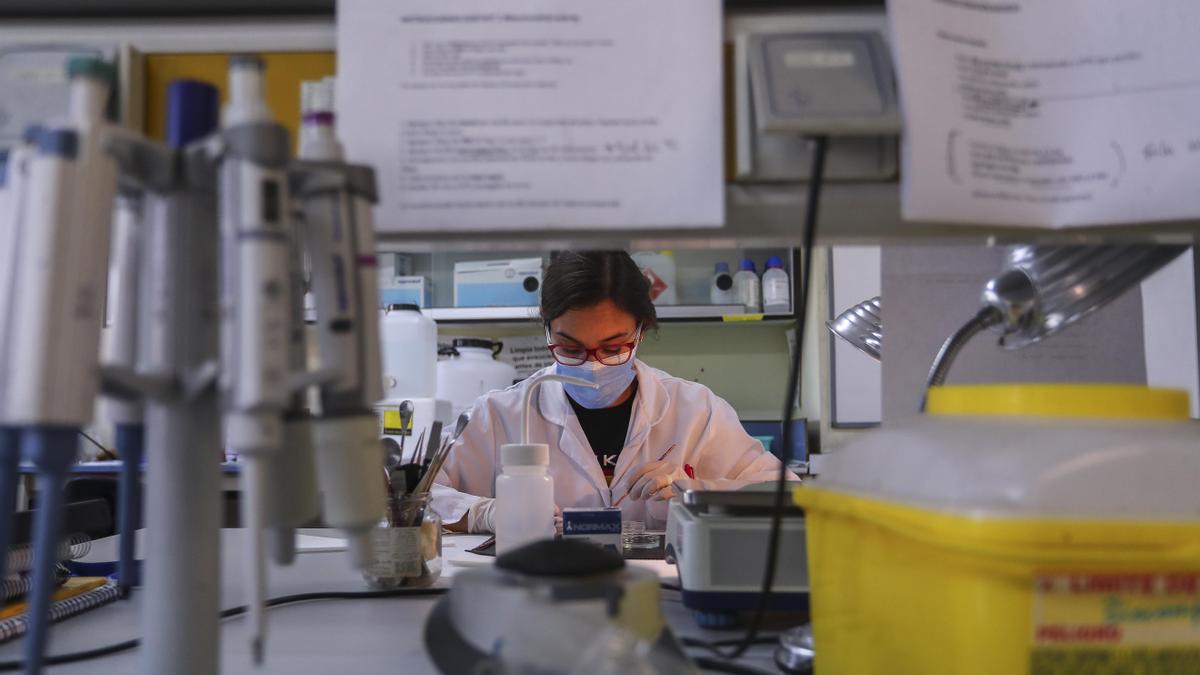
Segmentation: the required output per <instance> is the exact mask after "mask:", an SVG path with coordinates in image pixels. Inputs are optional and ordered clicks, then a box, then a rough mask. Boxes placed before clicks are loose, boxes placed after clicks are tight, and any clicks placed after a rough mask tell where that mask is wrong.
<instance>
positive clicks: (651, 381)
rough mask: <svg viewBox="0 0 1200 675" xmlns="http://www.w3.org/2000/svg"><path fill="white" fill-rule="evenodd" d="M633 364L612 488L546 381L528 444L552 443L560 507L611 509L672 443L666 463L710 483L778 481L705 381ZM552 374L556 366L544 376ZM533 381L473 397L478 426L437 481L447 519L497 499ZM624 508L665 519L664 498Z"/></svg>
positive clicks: (653, 523) (560, 394) (655, 523)
mask: <svg viewBox="0 0 1200 675" xmlns="http://www.w3.org/2000/svg"><path fill="white" fill-rule="evenodd" d="M635 370H636V374H637V378H638V390H637V397H636V399H635V400H634V406H633V413H632V415H631V417H630V421H629V432H628V435H627V436H626V439H625V447H624V449H623V450H622V451H621V454H620V456H619V458H618V460H617V466H616V468H615V470H614V473H613V483H612V488H613V489H612V490H610V489H609V486H608V484H607V483H606V482H605V480H604V473H603V472H602V471H601V469H600V463H599V462H598V461H597V460H596V455H595V453H594V452H593V451H592V448H591V446H590V445H589V444H588V441H587V437H586V436H584V433H583V429H582V428H581V427H580V425H579V419H578V418H577V417H576V416H575V411H574V410H572V408H571V405H570V403H569V402H568V401H567V396H566V393H565V392H564V391H563V385H562V383H561V382H546V383H544V384H542V385H541V386H540V387H539V389H538V391H537V392H535V394H534V396H533V401H532V403H533V407H534V408H535V410H534V411H533V412H531V414H530V442H532V443H547V444H549V446H550V475H551V476H552V477H553V478H554V499H555V503H556V504H558V506H560V507H571V506H595V507H599V506H610V505H611V504H612V503H613V502H614V501H616V500H618V499H620V498H621V496H622V495H623V494H624V493H625V490H626V489H627V488H628V487H629V485H630V483H629V479H630V478H631V477H632V476H633V475H634V474H635V473H636V469H637V467H640V466H642V465H644V464H646V463H647V462H654V461H657V460H658V458H659V457H660V456H662V454H663V453H664V452H666V451H667V449H668V448H671V447H672V446H675V448H674V449H673V450H671V452H670V454H668V455H667V456H666V458H665V459H664V461H669V462H674V463H677V464H678V465H679V466H680V467H682V466H683V464H685V463H687V464H691V465H692V467H693V468H694V469H695V472H696V479H697V480H699V481H702V482H703V484H704V485H703V487H704V488H705V489H736V488H738V487H741V486H743V485H746V484H748V483H755V482H761V481H767V480H773V479H775V478H777V477H778V471H779V460H778V459H776V458H775V456H774V455H771V454H770V453H768V452H766V451H765V450H764V449H763V446H762V443H760V442H758V441H757V440H756V439H754V438H752V437H751V436H749V435H748V434H747V433H746V431H745V430H744V429H743V428H742V425H741V424H740V423H739V422H738V417H737V413H735V412H734V410H733V408H732V407H731V406H730V405H729V404H728V403H726V402H725V401H724V400H723V399H721V398H720V397H718V396H717V395H716V394H714V393H712V391H711V390H710V389H709V388H708V387H705V386H704V385H702V384H699V383H696V382H690V381H688V380H683V379H680V378H678V377H674V376H672V375H669V374H667V373H665V372H663V371H661V370H658V369H656V368H651V367H650V366H647V365H646V364H645V363H642V362H641V361H636V362H635ZM552 371H553V366H551V367H550V368H547V369H545V370H544V371H541V372H542V373H547V372H552ZM539 374H540V373H539ZM532 379H533V378H530V379H529V380H525V381H524V382H521V383H519V384H515V385H513V386H511V387H509V388H508V389H505V390H503V391H496V392H492V393H490V394H486V395H484V396H482V397H480V398H479V400H477V401H475V405H474V406H473V407H472V409H471V423H470V424H469V425H467V428H466V430H465V431H464V432H463V435H462V437H461V438H460V439H459V440H458V442H457V443H456V445H455V446H454V447H452V448H451V449H450V454H449V456H448V457H447V459H446V463H445V464H444V465H443V468H442V471H441V472H440V473H439V474H438V478H437V481H436V482H437V483H439V484H440V486H435V487H434V494H433V507H434V510H435V511H437V513H438V514H439V515H440V516H441V517H442V519H443V521H444V522H447V523H450V522H455V521H457V520H458V519H460V518H461V517H462V516H463V514H465V513H466V512H467V509H468V508H470V506H471V504H473V503H475V502H476V501H477V500H478V499H479V498H481V497H493V496H494V495H495V492H494V490H495V486H496V476H497V475H498V474H499V473H500V446H501V445H503V444H505V443H519V442H520V441H521V406H522V402H523V400H524V396H525V392H526V389H527V387H528V386H529V385H528V383H529V382H530V380H532ZM789 478H790V479H791V480H795V479H796V477H795V476H793V475H789ZM620 508H621V517H622V519H623V520H640V521H643V522H645V523H646V525H647V527H650V528H654V527H660V526H661V525H662V524H663V523H665V522H666V517H667V503H666V502H665V501H662V500H658V501H655V500H649V501H646V502H642V501H635V500H633V499H631V498H627V499H625V500H624V501H622V502H621V504H620Z"/></svg>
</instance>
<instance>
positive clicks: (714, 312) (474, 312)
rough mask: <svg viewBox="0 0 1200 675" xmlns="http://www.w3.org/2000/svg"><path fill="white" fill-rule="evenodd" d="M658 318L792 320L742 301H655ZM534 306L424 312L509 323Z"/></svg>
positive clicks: (439, 318) (533, 313)
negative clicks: (748, 308)
mask: <svg viewBox="0 0 1200 675" xmlns="http://www.w3.org/2000/svg"><path fill="white" fill-rule="evenodd" d="M654 309H655V312H656V313H657V314H658V319H659V321H663V322H669V323H688V322H702V321H725V322H727V323H757V324H762V323H779V322H784V323H786V322H788V321H791V320H792V318H793V317H792V315H791V314H787V313H772V314H750V313H747V312H746V311H745V308H744V307H742V306H741V305H657V306H656V307H655V308H654ZM537 312H538V310H537V308H536V307H430V308H427V309H424V310H422V313H424V314H425V316H427V317H429V318H430V319H433V320H434V321H436V322H438V323H439V324H456V323H463V324H469V323H510V324H521V323H529V322H535V321H537V317H538V313H537Z"/></svg>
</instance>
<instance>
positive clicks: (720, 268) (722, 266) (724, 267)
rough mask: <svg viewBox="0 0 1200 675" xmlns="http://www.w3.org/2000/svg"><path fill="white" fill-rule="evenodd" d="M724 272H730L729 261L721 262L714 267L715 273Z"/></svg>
mask: <svg viewBox="0 0 1200 675" xmlns="http://www.w3.org/2000/svg"><path fill="white" fill-rule="evenodd" d="M722 272H724V273H725V274H729V263H723V262H719V263H717V265H716V267H715V268H714V269H713V274H720V273H722Z"/></svg>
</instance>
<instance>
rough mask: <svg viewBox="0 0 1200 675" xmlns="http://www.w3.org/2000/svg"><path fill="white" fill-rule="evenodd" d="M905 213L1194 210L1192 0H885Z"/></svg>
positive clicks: (944, 217) (1199, 95) (1195, 9)
mask: <svg viewBox="0 0 1200 675" xmlns="http://www.w3.org/2000/svg"><path fill="white" fill-rule="evenodd" d="M888 10H889V14H890V18H891V22H892V40H893V43H894V45H895V51H896V57H897V59H896V60H897V62H898V69H899V74H900V78H899V79H900V90H901V99H902V102H903V108H904V113H905V123H906V134H907V144H906V145H907V147H906V152H905V158H904V186H903V189H904V199H903V208H904V216H905V218H908V219H915V220H929V221H950V222H958V223H982V224H1014V225H1036V226H1045V227H1070V226H1077V225H1097V224H1114V223H1138V222H1148V221H1161V220H1178V219H1190V218H1196V217H1200V190H1197V189H1196V176H1198V175H1200V126H1198V125H1197V123H1196V120H1198V119H1200V53H1198V52H1197V51H1196V47H1195V44H1196V35H1198V34H1200V3H1196V2H1195V1H1194V0H1156V2H1151V3H1147V2H1138V1H1136V0H1112V1H1111V2H1105V3H1101V4H1097V3H1095V2H1089V1H1088V0H1056V1H1055V2H1039V1H1035V0H889V2H888Z"/></svg>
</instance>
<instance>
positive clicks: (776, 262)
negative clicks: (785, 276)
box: [767, 255, 783, 269]
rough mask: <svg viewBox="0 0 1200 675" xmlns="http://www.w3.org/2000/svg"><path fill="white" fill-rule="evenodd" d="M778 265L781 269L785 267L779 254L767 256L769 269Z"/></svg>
mask: <svg viewBox="0 0 1200 675" xmlns="http://www.w3.org/2000/svg"><path fill="white" fill-rule="evenodd" d="M776 267H777V268H779V269H783V261H782V260H780V258H779V256H777V255H773V256H771V257H770V258H767V269H772V268H776Z"/></svg>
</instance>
